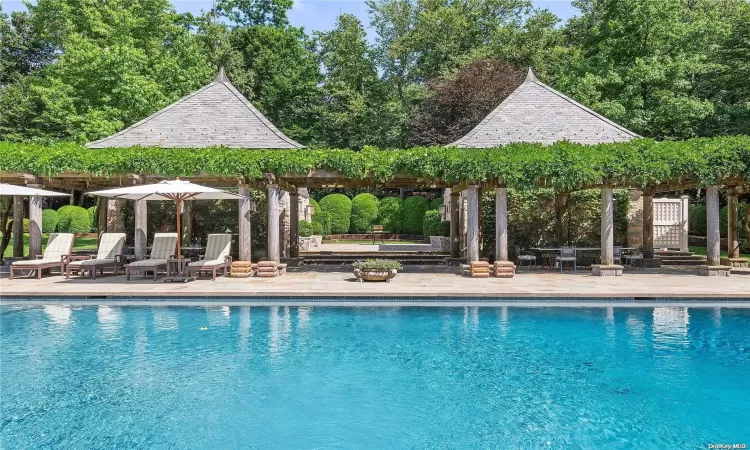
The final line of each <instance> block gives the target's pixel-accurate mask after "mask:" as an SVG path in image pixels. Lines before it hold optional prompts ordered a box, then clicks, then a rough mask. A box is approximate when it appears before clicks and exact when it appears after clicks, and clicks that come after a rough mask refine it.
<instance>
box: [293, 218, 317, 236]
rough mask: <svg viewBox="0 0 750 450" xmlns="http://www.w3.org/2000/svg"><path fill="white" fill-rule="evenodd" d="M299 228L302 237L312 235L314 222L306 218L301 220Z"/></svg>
mask: <svg viewBox="0 0 750 450" xmlns="http://www.w3.org/2000/svg"><path fill="white" fill-rule="evenodd" d="M297 230H298V232H299V235H300V237H310V236H312V235H313V226H312V223H310V222H308V221H306V220H300V221H299V225H297Z"/></svg>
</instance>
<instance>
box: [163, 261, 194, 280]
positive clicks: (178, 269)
mask: <svg viewBox="0 0 750 450" xmlns="http://www.w3.org/2000/svg"><path fill="white" fill-rule="evenodd" d="M188 264H190V259H189V258H181V259H177V258H170V259H168V260H167V276H168V277H171V276H172V272H173V271H174V274H175V276H178V277H179V276H182V275H183V274H184V273H185V270H186V269H187V265H188Z"/></svg>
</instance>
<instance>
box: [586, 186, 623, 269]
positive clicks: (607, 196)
mask: <svg viewBox="0 0 750 450" xmlns="http://www.w3.org/2000/svg"><path fill="white" fill-rule="evenodd" d="M601 209H602V229H601V233H602V243H601V247H602V253H601V264H594V265H593V266H592V267H591V270H592V273H593V274H594V275H598V276H608V275H611V276H620V275H622V266H621V265H620V262H619V261H615V260H614V248H613V246H614V237H615V226H614V222H615V221H614V211H613V205H612V189H602V206H601ZM615 263H617V264H615Z"/></svg>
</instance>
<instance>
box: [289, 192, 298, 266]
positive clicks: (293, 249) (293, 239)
mask: <svg viewBox="0 0 750 450" xmlns="http://www.w3.org/2000/svg"><path fill="white" fill-rule="evenodd" d="M289 257H290V258H299V195H298V194H297V193H296V192H290V193H289Z"/></svg>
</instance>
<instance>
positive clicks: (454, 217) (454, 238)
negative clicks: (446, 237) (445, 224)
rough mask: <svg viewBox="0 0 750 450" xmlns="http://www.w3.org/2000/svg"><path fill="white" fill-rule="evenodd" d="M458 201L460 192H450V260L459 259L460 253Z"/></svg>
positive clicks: (459, 212) (459, 211)
mask: <svg viewBox="0 0 750 450" xmlns="http://www.w3.org/2000/svg"><path fill="white" fill-rule="evenodd" d="M460 199H461V193H460V192H453V191H451V258H460V253H461V234H460V223H459V222H460V221H461V209H460V206H459V200H460Z"/></svg>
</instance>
